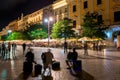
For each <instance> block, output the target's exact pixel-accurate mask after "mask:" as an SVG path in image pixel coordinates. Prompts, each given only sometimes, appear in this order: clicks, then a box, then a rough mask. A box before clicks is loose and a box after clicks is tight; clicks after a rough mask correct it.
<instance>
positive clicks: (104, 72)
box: [0, 46, 120, 80]
mask: <svg viewBox="0 0 120 80" xmlns="http://www.w3.org/2000/svg"><path fill="white" fill-rule="evenodd" d="M33 49H34V54H35V61H37V63H38V64H41V63H42V61H41V54H42V52H45V51H46V49H47V48H40V47H33ZM51 49H52V52H53V54H54V56H55V59H56V60H57V61H60V63H61V64H60V65H61V70H59V71H53V70H52V77H53V80H120V51H117V50H113V49H111V50H108V49H105V50H103V51H98V52H97V51H93V50H88V53H89V55H88V56H84V51H83V50H77V52H78V54H79V59H80V60H82V70H83V75H84V76H83V77H82V78H81V79H80V78H77V77H75V76H74V75H72V74H70V70H68V69H66V63H65V59H66V54H64V53H63V50H62V49H56V48H51ZM16 56H17V58H14V59H13V58H12V56H11V59H10V60H4V59H0V63H1V64H0V80H40V76H37V77H34V76H33V74H31V75H29V76H26V79H23V72H22V69H23V62H24V60H25V57H24V55H23V53H22V49H21V46H18V47H17V52H16ZM87 77H88V78H87ZM89 77H91V79H90V78H89Z"/></svg>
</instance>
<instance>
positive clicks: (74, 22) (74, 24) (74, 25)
mask: <svg viewBox="0 0 120 80" xmlns="http://www.w3.org/2000/svg"><path fill="white" fill-rule="evenodd" d="M73 27H74V28H75V27H76V21H75V20H74V21H73Z"/></svg>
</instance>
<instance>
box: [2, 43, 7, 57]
mask: <svg viewBox="0 0 120 80" xmlns="http://www.w3.org/2000/svg"><path fill="white" fill-rule="evenodd" d="M5 48H6V47H5V43H4V42H3V43H2V58H3V59H4V57H5V50H6V49H5Z"/></svg>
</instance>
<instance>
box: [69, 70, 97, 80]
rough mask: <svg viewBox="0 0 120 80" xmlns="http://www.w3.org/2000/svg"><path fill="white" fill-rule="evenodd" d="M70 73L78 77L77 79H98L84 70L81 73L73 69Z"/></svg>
mask: <svg viewBox="0 0 120 80" xmlns="http://www.w3.org/2000/svg"><path fill="white" fill-rule="evenodd" d="M70 73H71V75H72V76H75V77H76V78H77V80H96V79H95V78H94V77H93V76H92V75H90V74H89V73H87V72H85V71H84V70H82V71H81V72H79V73H75V72H73V71H72V70H70Z"/></svg>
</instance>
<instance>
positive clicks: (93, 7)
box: [8, 0, 120, 35]
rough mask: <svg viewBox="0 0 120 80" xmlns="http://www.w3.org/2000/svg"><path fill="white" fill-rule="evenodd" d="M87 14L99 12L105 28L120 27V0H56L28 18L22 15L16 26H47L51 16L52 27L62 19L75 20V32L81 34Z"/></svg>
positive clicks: (20, 27)
mask: <svg viewBox="0 0 120 80" xmlns="http://www.w3.org/2000/svg"><path fill="white" fill-rule="evenodd" d="M87 12H90V13H93V12H98V13H99V16H98V18H99V19H100V20H103V21H104V22H103V24H104V25H105V26H109V27H111V28H112V27H114V28H115V27H120V0H55V1H54V2H53V4H50V5H49V6H46V7H44V8H42V9H40V10H38V11H36V12H33V13H31V14H29V15H27V16H23V14H22V15H21V18H20V19H18V20H17V22H16V24H18V29H24V28H25V26H29V24H34V23H41V24H43V25H45V26H47V24H46V23H45V22H44V19H45V18H48V17H50V16H51V17H52V18H53V20H54V21H53V22H51V25H50V26H52V24H53V23H55V22H58V21H59V20H61V19H64V18H69V19H72V20H73V26H74V30H75V31H76V32H77V33H78V34H79V33H80V30H81V24H82V23H83V22H84V15H85V14H86V13H87ZM10 24H11V23H10ZM8 26H9V25H8ZM111 35H112V34H111Z"/></svg>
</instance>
